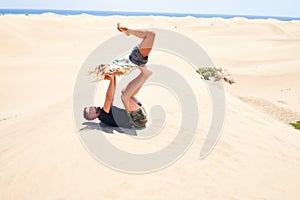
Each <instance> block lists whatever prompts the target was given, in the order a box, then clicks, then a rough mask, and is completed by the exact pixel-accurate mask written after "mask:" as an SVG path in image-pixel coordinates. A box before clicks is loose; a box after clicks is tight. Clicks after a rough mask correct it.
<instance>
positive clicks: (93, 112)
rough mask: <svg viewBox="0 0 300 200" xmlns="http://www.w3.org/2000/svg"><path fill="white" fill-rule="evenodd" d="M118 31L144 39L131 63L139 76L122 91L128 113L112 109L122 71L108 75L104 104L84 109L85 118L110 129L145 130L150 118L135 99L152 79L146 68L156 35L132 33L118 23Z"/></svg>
mask: <svg viewBox="0 0 300 200" xmlns="http://www.w3.org/2000/svg"><path fill="white" fill-rule="evenodd" d="M117 28H118V30H119V31H120V32H123V33H125V34H126V35H134V36H136V37H138V38H141V39H142V42H141V43H140V44H139V45H138V46H136V47H135V48H134V49H133V50H132V52H131V54H130V56H129V59H130V61H131V62H133V63H134V64H136V65H137V68H138V69H139V70H140V74H139V75H138V76H137V77H136V78H135V79H133V80H132V81H131V82H129V83H128V85H127V86H126V87H125V88H124V89H123V90H122V96H121V99H122V102H123V104H124V107H125V109H121V108H118V107H115V106H113V105H112V103H113V97H114V93H115V89H116V75H121V74H122V73H121V72H119V71H116V72H113V73H109V72H108V73H106V74H105V80H109V81H110V83H109V86H108V89H107V92H106V98H105V102H104V105H103V107H102V108H100V107H95V106H91V107H89V108H87V107H85V108H84V112H83V113H84V118H85V119H87V120H94V119H96V118H98V119H99V120H100V121H101V122H103V123H105V124H108V125H110V126H119V127H126V128H131V127H143V126H145V124H146V123H147V115H146V111H145V109H144V108H143V107H142V104H141V103H140V102H139V101H138V100H137V99H136V98H135V95H136V94H137V93H138V92H139V90H140V89H141V87H142V86H143V84H144V83H145V82H146V80H147V79H148V78H149V77H150V76H151V74H152V72H150V71H149V70H148V69H146V67H145V64H146V63H147V62H148V55H149V53H150V51H151V49H152V47H153V43H154V39H155V33H154V32H151V31H148V30H133V29H129V28H127V27H125V26H122V25H120V24H119V23H118V25H117Z"/></svg>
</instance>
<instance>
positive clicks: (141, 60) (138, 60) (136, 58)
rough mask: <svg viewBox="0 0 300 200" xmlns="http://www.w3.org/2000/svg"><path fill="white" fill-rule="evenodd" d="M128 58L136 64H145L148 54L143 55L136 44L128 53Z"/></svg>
mask: <svg viewBox="0 0 300 200" xmlns="http://www.w3.org/2000/svg"><path fill="white" fill-rule="evenodd" d="M129 60H130V61H131V62H133V63H134V64H136V65H138V66H141V67H143V66H145V65H146V63H147V62H148V56H146V57H144V56H143V55H142V54H141V53H140V51H139V48H138V46H136V47H134V49H133V50H132V52H131V54H130V55H129Z"/></svg>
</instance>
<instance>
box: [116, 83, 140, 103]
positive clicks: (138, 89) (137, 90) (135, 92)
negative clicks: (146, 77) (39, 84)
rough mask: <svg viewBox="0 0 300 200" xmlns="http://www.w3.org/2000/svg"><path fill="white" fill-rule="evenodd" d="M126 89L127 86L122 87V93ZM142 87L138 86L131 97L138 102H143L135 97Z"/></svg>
mask: <svg viewBox="0 0 300 200" xmlns="http://www.w3.org/2000/svg"><path fill="white" fill-rule="evenodd" d="M125 89H126V87H125V88H123V89H122V91H121V93H122V94H123V93H124V91H125ZM140 89H141V87H139V88H137V89H136V90H135V91H134V93H133V94H132V97H131V99H132V100H133V101H134V102H135V103H137V104H141V102H140V101H139V100H138V99H137V98H136V97H135V95H136V94H137V93H138V92H139V91H140Z"/></svg>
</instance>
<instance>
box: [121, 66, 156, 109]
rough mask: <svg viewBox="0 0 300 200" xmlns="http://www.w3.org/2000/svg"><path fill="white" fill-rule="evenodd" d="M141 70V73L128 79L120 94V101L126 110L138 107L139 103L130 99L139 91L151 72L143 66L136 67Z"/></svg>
mask: <svg viewBox="0 0 300 200" xmlns="http://www.w3.org/2000/svg"><path fill="white" fill-rule="evenodd" d="M138 68H139V69H140V70H141V73H140V74H139V75H138V76H137V77H136V78H135V79H133V80H132V81H130V82H129V83H128V85H127V87H126V89H125V90H124V91H123V94H122V96H121V98H122V102H123V104H124V106H125V109H126V110H127V111H128V112H131V111H134V110H137V109H139V105H138V104H137V103H136V102H135V101H134V100H133V99H132V97H134V95H135V94H136V93H137V92H138V91H139V89H140V88H141V87H142V86H143V84H144V83H145V82H146V80H147V79H148V78H149V77H150V76H151V74H152V72H150V71H149V70H147V69H146V68H143V67H138Z"/></svg>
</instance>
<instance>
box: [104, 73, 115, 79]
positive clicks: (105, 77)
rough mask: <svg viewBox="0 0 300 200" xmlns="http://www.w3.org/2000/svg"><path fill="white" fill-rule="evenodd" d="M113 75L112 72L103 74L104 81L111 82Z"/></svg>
mask: <svg viewBox="0 0 300 200" xmlns="http://www.w3.org/2000/svg"><path fill="white" fill-rule="evenodd" d="M113 78H114V75H113V74H112V72H110V71H108V72H105V73H104V80H113Z"/></svg>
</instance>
